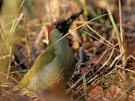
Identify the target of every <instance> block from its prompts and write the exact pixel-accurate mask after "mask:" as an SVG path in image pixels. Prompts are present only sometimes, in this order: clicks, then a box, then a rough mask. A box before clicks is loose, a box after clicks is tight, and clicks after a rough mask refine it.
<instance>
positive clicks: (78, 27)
mask: <svg viewBox="0 0 135 101" xmlns="http://www.w3.org/2000/svg"><path fill="white" fill-rule="evenodd" d="M15 1H16V0H15ZM110 2H111V3H110ZM15 4H17V6H15V7H16V8H15V9H16V10H15V11H16V13H13V12H11V13H6V14H5V13H1V25H0V26H1V30H0V33H1V35H0V65H1V67H0V68H4V69H5V70H3V71H2V69H1V71H0V74H1V76H2V75H4V77H5V76H6V77H9V79H8V80H7V79H5V80H2V79H1V81H0V84H1V93H0V94H1V96H0V99H2V100H5V101H7V100H9V99H11V96H13V97H12V98H13V99H11V101H15V100H17V99H22V100H24V99H25V100H26V99H27V100H26V101H33V100H34V99H38V100H39V101H40V99H39V98H38V97H35V95H34V94H33V95H29V96H27V97H26V96H22V95H21V94H18V95H15V94H13V95H12V94H11V88H12V86H15V85H16V83H17V82H18V81H19V80H20V79H21V78H22V77H23V75H25V73H26V72H27V71H28V70H29V69H30V67H31V66H32V64H33V63H34V61H35V59H36V57H37V56H38V55H40V54H41V53H42V52H43V51H44V50H45V48H46V47H47V44H48V34H47V32H48V31H47V29H48V25H50V23H51V22H53V21H55V20H57V19H61V18H67V17H69V16H70V15H72V14H74V13H76V12H78V11H80V10H81V9H84V14H83V15H82V16H80V17H79V19H77V21H75V22H74V24H73V25H72V28H71V30H70V33H68V34H67V35H68V36H67V35H66V36H67V38H68V41H69V44H72V47H71V48H72V49H73V51H74V53H75V56H76V58H77V63H76V70H75V72H74V76H73V77H72V78H71V80H70V81H68V84H67V85H68V88H67V91H66V93H68V95H69V96H70V97H72V98H73V99H76V100H85V101H108V100H109V101H133V100H135V95H134V92H135V87H134V84H135V77H134V76H135V66H134V65H135V49H134V47H135V38H134V37H135V33H134V32H135V27H134V23H135V20H134V16H135V2H134V0H128V1H126V0H124V1H120V0H118V2H116V1H115V0H114V1H113V0H112V1H109V0H108V1H107V0H101V1H100V2H98V0H94V1H89V0H70V1H69V0H50V1H48V0H33V1H32V0H27V2H26V1H25V0H24V1H22V5H21V4H20V3H15ZM131 4H133V5H131ZM3 9H4V10H3V12H7V9H5V8H4V7H3ZM4 14H5V15H4ZM7 14H9V15H10V14H14V17H13V18H12V19H10V21H8V22H7V23H6V24H5V23H3V22H4V20H3V18H2V16H3V15H4V16H6V17H7V16H8V15H7ZM6 26H8V27H6ZM64 37H65V36H64ZM7 81H8V83H7ZM9 81H10V83H11V84H10V83H9ZM4 84H6V85H4ZM23 93H24V92H23ZM16 96H19V97H16Z"/></svg>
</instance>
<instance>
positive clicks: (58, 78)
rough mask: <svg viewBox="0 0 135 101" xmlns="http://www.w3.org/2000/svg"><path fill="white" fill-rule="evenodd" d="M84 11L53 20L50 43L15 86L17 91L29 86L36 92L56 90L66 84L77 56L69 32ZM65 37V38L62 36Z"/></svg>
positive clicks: (49, 37)
mask: <svg viewBox="0 0 135 101" xmlns="http://www.w3.org/2000/svg"><path fill="white" fill-rule="evenodd" d="M83 12H84V11H83V10H82V11H80V12H78V13H75V14H73V15H72V16H70V17H69V18H67V19H62V20H58V21H55V22H53V23H52V24H51V25H50V27H49V29H48V39H49V45H48V47H47V49H46V50H45V51H44V52H43V53H42V54H41V55H39V56H38V57H37V59H36V60H35V62H34V64H33V66H32V67H31V69H30V70H29V71H28V72H27V73H26V74H25V75H24V77H23V78H22V79H21V81H20V82H19V83H18V84H17V86H15V87H14V88H13V91H14V92H17V91H19V90H21V89H23V88H27V89H29V90H30V91H33V92H35V93H38V94H39V93H40V92H42V91H48V92H49V91H54V90H55V88H57V87H58V85H60V87H61V85H64V83H66V82H67V81H68V80H69V79H70V78H71V76H72V74H73V72H74V70H75V60H76V59H75V57H74V54H73V51H72V50H71V48H70V47H69V45H68V42H67V38H66V37H63V36H64V35H66V34H67V32H68V30H69V28H70V26H71V25H72V23H73V22H74V21H75V20H76V18H78V17H79V16H80V15H81V14H82V13H83ZM62 37H63V38H62Z"/></svg>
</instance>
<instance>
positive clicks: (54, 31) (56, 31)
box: [48, 11, 83, 39]
mask: <svg viewBox="0 0 135 101" xmlns="http://www.w3.org/2000/svg"><path fill="white" fill-rule="evenodd" d="M82 13H83V11H81V12H78V13H76V14H74V15H72V16H71V17H69V18H68V19H64V20H58V21H56V22H53V23H52V24H51V25H50V27H49V30H48V38H49V39H50V38H52V37H53V38H56V39H59V38H60V37H62V36H63V35H65V34H66V33H67V32H68V30H69V28H70V26H71V25H72V23H73V22H74V21H75V19H76V18H77V17H79V15H81V14H82Z"/></svg>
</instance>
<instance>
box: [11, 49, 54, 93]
mask: <svg viewBox="0 0 135 101" xmlns="http://www.w3.org/2000/svg"><path fill="white" fill-rule="evenodd" d="M54 58H55V54H54V52H53V49H51V50H48V51H45V52H44V53H43V54H41V55H40V56H39V57H38V58H37V59H36V61H35V63H34V64H33V66H32V67H31V69H30V70H29V71H28V72H27V73H26V74H25V76H24V77H23V78H22V80H21V81H20V82H19V84H18V85H17V86H16V87H14V88H13V91H14V92H16V91H19V90H20V89H22V88H24V87H27V85H28V84H29V82H30V80H31V79H32V77H34V75H35V73H36V72H38V71H39V70H42V69H43V68H45V67H46V65H48V64H49V63H51V62H52V60H53V59H54Z"/></svg>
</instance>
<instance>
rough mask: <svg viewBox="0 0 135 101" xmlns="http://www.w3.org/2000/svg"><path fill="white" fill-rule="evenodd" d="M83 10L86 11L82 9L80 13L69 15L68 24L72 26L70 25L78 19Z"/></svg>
mask: <svg viewBox="0 0 135 101" xmlns="http://www.w3.org/2000/svg"><path fill="white" fill-rule="evenodd" d="M83 12H84V11H83V10H82V11H80V12H78V13H76V14H74V15H72V16H71V17H69V18H68V19H67V25H69V26H70V25H71V24H72V23H73V22H74V21H75V19H76V18H77V17H79V16H80V15H81V14H82V13H83Z"/></svg>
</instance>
